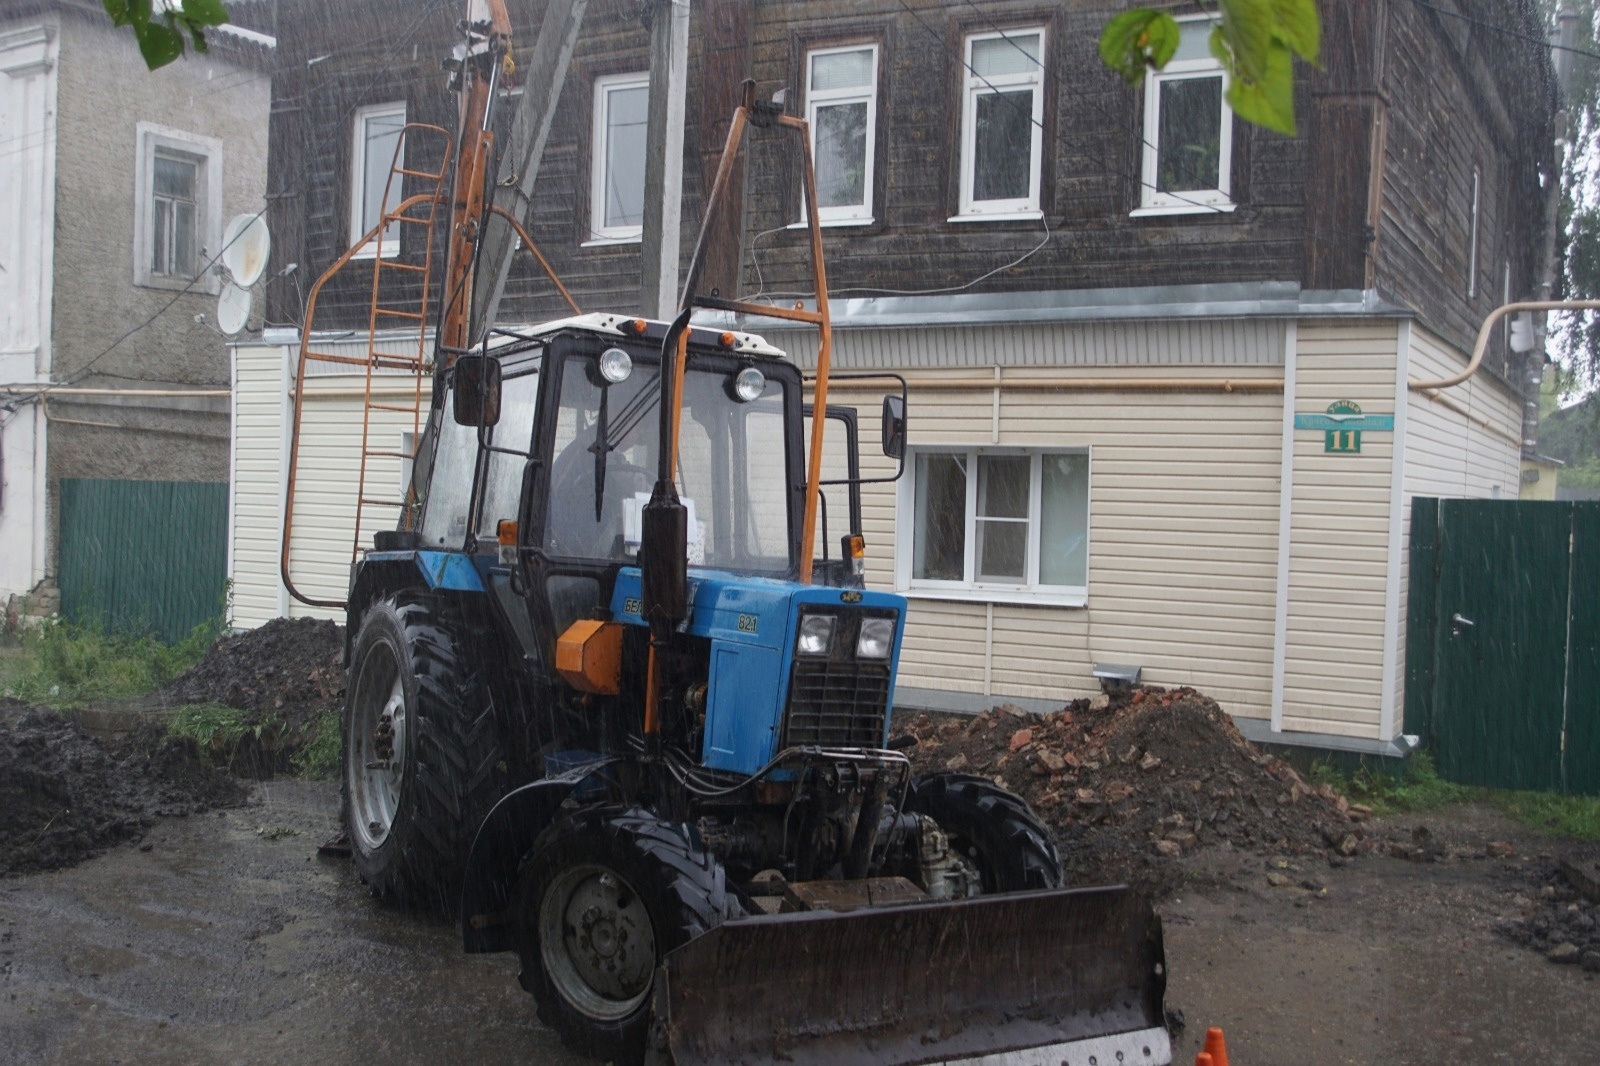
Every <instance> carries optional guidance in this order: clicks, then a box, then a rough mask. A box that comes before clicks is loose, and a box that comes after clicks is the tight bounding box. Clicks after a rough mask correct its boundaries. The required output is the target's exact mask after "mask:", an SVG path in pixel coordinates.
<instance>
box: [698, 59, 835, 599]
mask: <svg viewBox="0 0 1600 1066" xmlns="http://www.w3.org/2000/svg"><path fill="white" fill-rule="evenodd" d="M750 125H755V126H758V127H763V128H766V127H771V126H775V125H776V126H781V127H783V128H784V129H787V130H789V131H791V132H792V133H794V134H795V135H796V136H797V137H798V138H799V141H800V156H801V161H802V166H801V174H802V176H803V179H804V181H803V188H804V195H805V211H806V226H807V228H808V229H809V230H810V233H811V277H812V283H813V284H814V285H815V287H816V293H817V307H816V310H814V311H810V310H807V309H806V308H805V307H804V306H803V305H802V304H800V303H799V302H796V303H795V304H794V305H793V306H791V307H779V306H777V305H773V304H758V303H751V302H749V301H747V300H738V299H733V300H730V299H726V298H723V297H721V296H717V295H707V296H700V295H696V293H695V288H696V286H697V285H698V284H699V281H700V274H701V271H702V270H703V269H704V267H705V257H706V248H707V245H708V244H709V239H710V233H711V224H712V221H713V220H714V219H715V218H716V217H717V212H718V211H719V210H721V209H723V207H724V202H725V201H726V200H727V199H728V197H729V195H730V194H729V191H728V187H729V185H730V178H731V176H732V173H733V164H734V160H735V158H736V157H737V155H738V151H739V149H740V147H741V146H742V144H743V141H744V134H745V130H746V128H747V127H748V126H750ZM818 217H819V216H818V213H817V172H816V166H815V164H814V162H813V160H812V155H811V128H810V125H809V124H808V123H807V122H806V120H805V119H803V118H796V117H795V116H793V115H786V114H784V113H783V107H782V105H780V104H769V103H762V102H758V101H757V100H756V83H755V82H754V81H751V80H746V81H745V83H744V103H742V104H741V105H740V106H739V107H738V109H737V110H735V111H734V113H733V122H732V123H731V124H730V125H729V127H728V139H727V141H726V143H725V144H724V145H723V148H722V159H721V160H720V161H719V162H718V163H717V176H716V178H715V180H714V181H713V182H712V184H711V195H710V196H709V197H708V198H707V200H706V210H705V216H704V218H702V219H701V222H700V235H699V237H698V238H696V240H695V243H694V255H693V257H692V258H691V259H690V260H689V270H688V273H687V274H686V275H685V278H684V283H683V296H682V298H681V299H680V300H679V301H678V306H679V308H680V309H688V308H690V307H704V308H707V309H709V310H717V311H730V312H733V313H735V314H742V315H750V316H753V317H760V318H780V319H786V320H788V321H791V322H807V323H810V324H812V325H815V326H816V327H817V329H818V332H819V334H820V336H819V340H818V344H817V368H816V374H815V384H814V386H813V388H812V400H811V402H812V403H813V404H815V405H816V407H817V409H818V410H826V409H827V404H828V366H829V360H830V357H831V356H832V354H833V319H832V317H831V316H830V314H829V310H828V273H827V268H826V266H825V265H824V263H823V259H822V227H821V225H820V223H819V221H818ZM686 336H687V334H686ZM681 355H682V353H681V352H680V359H679V362H680V365H681V363H682V358H681ZM680 372H681V371H680ZM679 415H680V410H679V403H678V402H677V398H676V397H674V403H673V409H672V421H673V427H674V428H673V438H674V439H676V437H677V428H676V427H677V423H678V420H679ZM825 421H826V419H821V418H815V419H812V421H811V447H810V453H809V455H808V458H807V470H806V502H805V518H804V522H803V524H802V525H801V532H800V560H799V562H800V570H799V574H798V577H799V580H800V583H801V584H806V585H809V584H810V583H811V562H812V558H811V557H812V555H813V549H814V548H815V545H816V538H817V500H818V498H819V495H820V493H821V488H822V484H821V479H822V441H823V430H824V422H825Z"/></svg>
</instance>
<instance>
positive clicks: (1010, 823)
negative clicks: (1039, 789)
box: [906, 773, 1062, 893]
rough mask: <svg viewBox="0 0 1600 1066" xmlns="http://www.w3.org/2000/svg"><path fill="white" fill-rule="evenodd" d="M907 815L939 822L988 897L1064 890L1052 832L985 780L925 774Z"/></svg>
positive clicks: (914, 788) (1018, 799)
mask: <svg viewBox="0 0 1600 1066" xmlns="http://www.w3.org/2000/svg"><path fill="white" fill-rule="evenodd" d="M906 810H907V811H910V812H911V813H913V814H925V815H927V816H928V817H929V818H932V819H933V820H934V821H935V822H937V823H939V828H940V829H942V830H944V832H945V835H946V836H948V837H949V838H950V846H951V847H952V848H954V849H955V850H956V851H957V852H959V853H960V854H961V855H962V856H963V857H964V858H966V859H967V861H969V862H971V863H972V864H973V865H974V866H976V867H977V869H978V875H979V877H980V879H981V880H982V883H983V891H984V892H985V893H993V892H1022V891H1026V890H1028V889H1036V888H1060V887H1061V882H1062V874H1061V857H1060V856H1059V855H1058V854H1057V853H1056V848H1055V845H1054V844H1052V843H1051V842H1050V832H1049V830H1047V829H1046V828H1045V827H1044V825H1043V824H1042V823H1041V822H1040V821H1039V819H1038V817H1037V816H1036V815H1035V814H1034V813H1033V811H1032V810H1031V809H1029V807H1028V803H1027V801H1026V800H1024V799H1023V798H1022V797H1021V796H1018V795H1016V794H1014V793H1011V792H1007V791H1006V790H1005V789H1003V788H1001V787H1000V786H999V785H997V784H995V783H994V782H993V781H990V780H989V779H988V778H986V777H978V776H976V775H973V774H952V773H938V774H926V775H924V776H922V777H919V778H917V779H916V780H915V781H913V782H912V783H911V791H910V793H909V794H908V795H907V797H906Z"/></svg>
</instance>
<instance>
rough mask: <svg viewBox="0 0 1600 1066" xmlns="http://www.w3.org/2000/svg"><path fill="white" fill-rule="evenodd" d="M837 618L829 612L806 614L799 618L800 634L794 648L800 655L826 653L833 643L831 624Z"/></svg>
mask: <svg viewBox="0 0 1600 1066" xmlns="http://www.w3.org/2000/svg"><path fill="white" fill-rule="evenodd" d="M837 621H838V619H837V618H835V617H834V616H833V615H831V614H808V615H806V616H805V617H804V618H801V619H800V636H799V637H798V638H796V640H795V642H794V650H795V652H796V653H797V654H800V655H826V654H828V648H829V646H831V645H832V644H833V626H834V623H835V622H837Z"/></svg>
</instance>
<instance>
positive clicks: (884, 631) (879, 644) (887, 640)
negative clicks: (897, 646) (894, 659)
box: [856, 618, 894, 659]
mask: <svg viewBox="0 0 1600 1066" xmlns="http://www.w3.org/2000/svg"><path fill="white" fill-rule="evenodd" d="M892 650H894V619H893V618H865V619H862V622H861V635H860V636H859V637H857V638H856V658H858V659H887V658H888V657H889V652H891V651H892Z"/></svg>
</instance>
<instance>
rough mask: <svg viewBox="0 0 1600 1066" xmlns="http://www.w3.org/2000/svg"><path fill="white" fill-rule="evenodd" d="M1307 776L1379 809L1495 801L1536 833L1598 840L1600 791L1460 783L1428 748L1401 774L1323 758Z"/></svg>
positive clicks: (1406, 809)
mask: <svg viewBox="0 0 1600 1066" xmlns="http://www.w3.org/2000/svg"><path fill="white" fill-rule="evenodd" d="M1310 779H1311V781H1312V782H1313V783H1314V784H1319V785H1321V784H1326V785H1332V786H1333V787H1334V788H1335V789H1337V790H1338V791H1339V792H1341V793H1343V794H1344V795H1345V796H1346V797H1348V798H1349V799H1350V800H1351V801H1352V802H1354V803H1364V804H1366V805H1367V806H1369V807H1371V808H1372V810H1373V812H1374V813H1376V814H1380V815H1383V814H1416V813H1419V812H1423V811H1431V810H1437V809H1439V808H1440V807H1447V806H1449V805H1450V804H1452V803H1465V802H1467V801H1470V800H1477V801H1480V802H1486V803H1492V804H1494V805H1495V806H1496V807H1498V808H1499V809H1500V810H1501V811H1503V812H1504V813H1505V814H1506V815H1508V816H1509V817H1511V818H1513V819H1515V820H1516V821H1518V822H1521V823H1522V824H1523V825H1525V826H1527V827H1528V828H1529V829H1532V830H1534V831H1535V832H1538V833H1542V834H1545V835H1548V836H1558V837H1564V838H1567V839H1570V840H1600V797H1595V796H1566V795H1561V794H1559V793H1554V792H1514V791H1510V790H1507V789H1493V788H1479V787H1477V786H1474V785H1458V784H1456V783H1455V782H1453V781H1446V780H1445V779H1444V778H1442V777H1440V776H1439V774H1438V771H1437V770H1436V769H1435V768H1434V765H1433V759H1432V757H1431V756H1429V755H1428V754H1427V753H1426V752H1418V753H1417V754H1415V755H1413V756H1411V758H1410V759H1408V760H1406V764H1405V769H1404V770H1403V771H1402V772H1401V773H1399V774H1389V773H1383V772H1377V771H1372V770H1369V769H1366V768H1362V769H1360V770H1357V771H1356V772H1355V773H1354V774H1349V775H1346V774H1344V773H1341V772H1340V770H1339V769H1338V767H1336V766H1335V765H1334V764H1333V763H1332V762H1327V761H1324V762H1319V763H1317V764H1316V765H1314V766H1313V767H1312V768H1311V774H1310Z"/></svg>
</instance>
